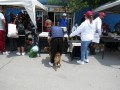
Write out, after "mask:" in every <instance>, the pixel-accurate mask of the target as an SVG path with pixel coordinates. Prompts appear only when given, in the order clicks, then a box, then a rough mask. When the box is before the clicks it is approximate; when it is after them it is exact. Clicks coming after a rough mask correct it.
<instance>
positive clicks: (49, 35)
mask: <svg viewBox="0 0 120 90" xmlns="http://www.w3.org/2000/svg"><path fill="white" fill-rule="evenodd" d="M47 40H48V44H49V46H50V42H51V30H50V32H49V33H48V39H47Z"/></svg>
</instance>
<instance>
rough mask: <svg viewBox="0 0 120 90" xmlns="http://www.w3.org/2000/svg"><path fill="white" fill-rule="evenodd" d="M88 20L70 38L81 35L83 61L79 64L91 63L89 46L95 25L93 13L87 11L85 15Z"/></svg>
mask: <svg viewBox="0 0 120 90" xmlns="http://www.w3.org/2000/svg"><path fill="white" fill-rule="evenodd" d="M85 18H86V20H85V21H84V22H83V23H81V25H80V26H79V27H78V28H77V29H76V30H75V31H74V32H72V33H71V34H70V37H73V36H75V35H79V34H81V60H79V61H77V63H79V64H84V62H87V63H88V62H89V59H88V50H87V49H88V46H89V44H90V43H91V41H92V39H93V36H94V33H95V23H94V21H93V13H92V12H91V11H87V12H86V14H85Z"/></svg>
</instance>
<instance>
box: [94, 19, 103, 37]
mask: <svg viewBox="0 0 120 90" xmlns="http://www.w3.org/2000/svg"><path fill="white" fill-rule="evenodd" d="M94 22H95V26H96V30H97V32H98V33H99V35H101V29H102V28H101V27H102V20H101V19H100V17H97V18H96V19H95V20H94Z"/></svg>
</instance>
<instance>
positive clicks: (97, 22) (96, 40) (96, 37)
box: [90, 12, 106, 54]
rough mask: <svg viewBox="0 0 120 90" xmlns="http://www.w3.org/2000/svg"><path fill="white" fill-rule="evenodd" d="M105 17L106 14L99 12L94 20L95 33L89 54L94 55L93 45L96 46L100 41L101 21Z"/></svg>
mask: <svg viewBox="0 0 120 90" xmlns="http://www.w3.org/2000/svg"><path fill="white" fill-rule="evenodd" d="M105 16H106V14H105V13H104V12H99V16H98V17H97V18H96V19H95V20H94V22H95V26H96V31H95V35H94V38H93V40H92V42H93V43H92V44H91V47H90V53H91V54H95V48H94V46H95V44H96V46H97V44H98V43H99V41H100V36H101V34H102V19H103V18H104V17H105Z"/></svg>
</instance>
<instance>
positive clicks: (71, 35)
mask: <svg viewBox="0 0 120 90" xmlns="http://www.w3.org/2000/svg"><path fill="white" fill-rule="evenodd" d="M84 24H85V23H84V22H83V23H82V24H81V25H80V26H79V27H78V28H77V29H76V30H75V31H74V32H72V33H71V34H70V37H73V36H76V35H79V34H80V33H81V32H82V31H83V30H84V27H85V25H84Z"/></svg>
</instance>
